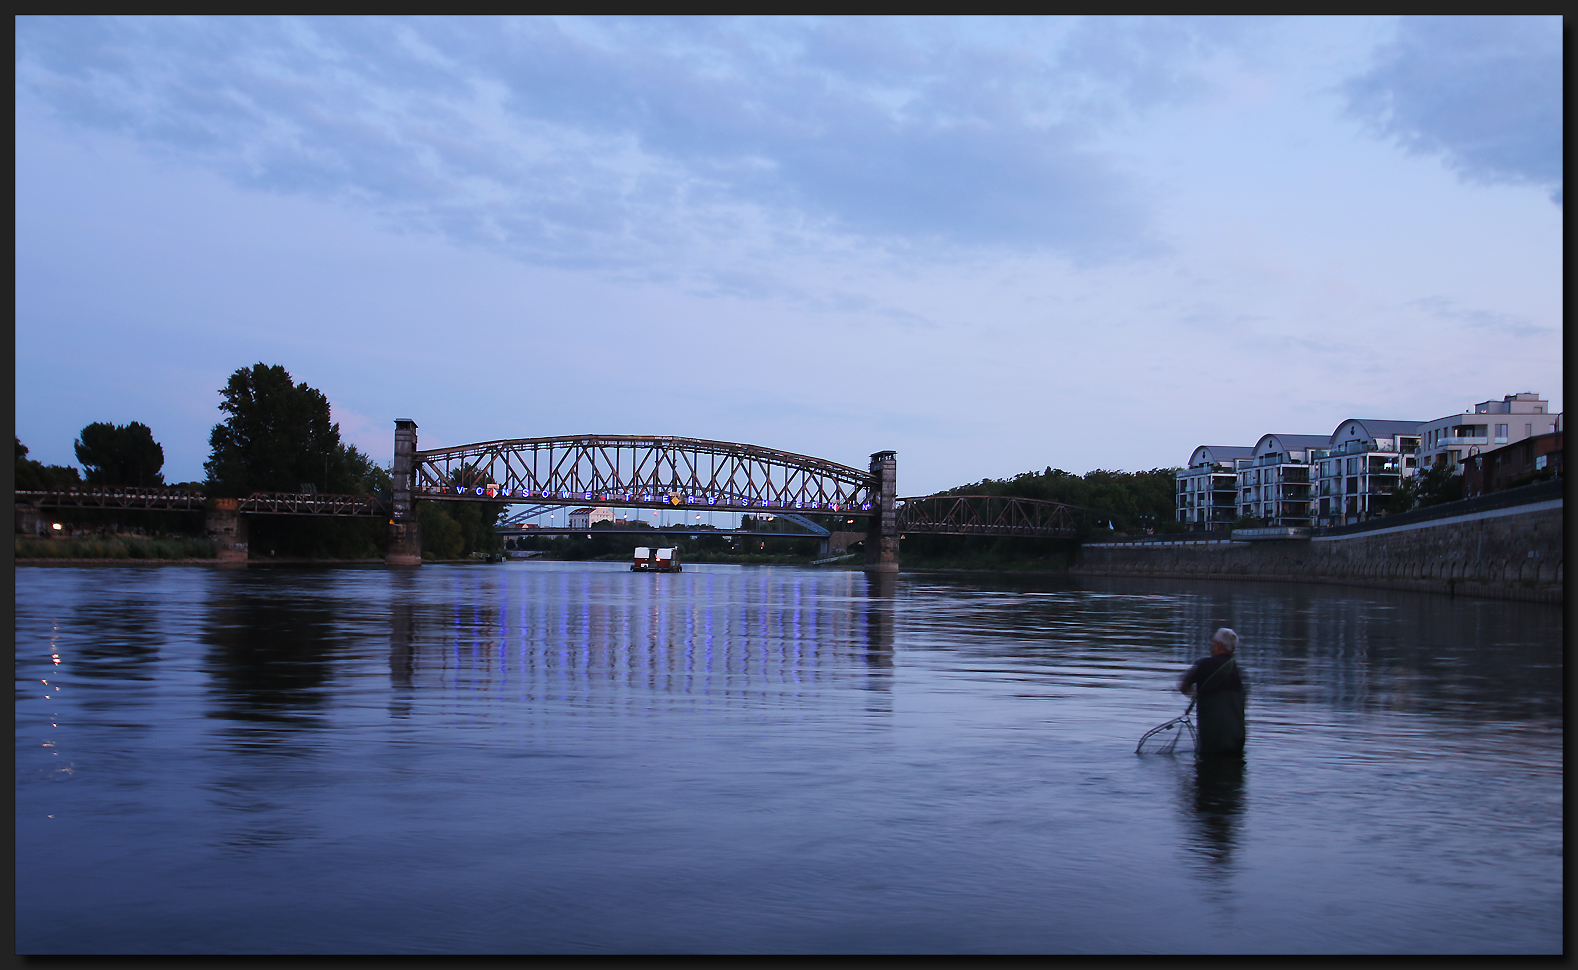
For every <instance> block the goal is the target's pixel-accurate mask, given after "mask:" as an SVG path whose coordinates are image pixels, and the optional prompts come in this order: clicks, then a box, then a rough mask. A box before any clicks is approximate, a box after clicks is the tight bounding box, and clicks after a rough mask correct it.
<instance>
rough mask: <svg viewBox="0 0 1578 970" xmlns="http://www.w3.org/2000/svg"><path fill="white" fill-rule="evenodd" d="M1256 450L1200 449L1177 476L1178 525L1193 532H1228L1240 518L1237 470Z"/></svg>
mask: <svg viewBox="0 0 1578 970" xmlns="http://www.w3.org/2000/svg"><path fill="white" fill-rule="evenodd" d="M1254 454H1255V449H1254V448H1250V447H1244V446H1239V445H1201V446H1200V447H1198V448H1196V449H1195V450H1194V453H1193V454H1192V455H1190V456H1189V466H1188V467H1187V468H1184V469H1182V470H1181V471H1179V472H1178V475H1177V478H1176V479H1175V481H1176V484H1177V491H1176V496H1175V497H1176V499H1177V509H1178V521H1179V522H1183V523H1186V524H1187V526H1188V528H1189V530H1190V531H1191V532H1207V531H1210V530H1213V529H1226V528H1228V527H1229V526H1230V525H1232V524H1233V520H1234V519H1236V518H1238V496H1239V485H1238V468H1239V465H1240V463H1246V462H1248V461H1250V460H1251V459H1253V458H1254Z"/></svg>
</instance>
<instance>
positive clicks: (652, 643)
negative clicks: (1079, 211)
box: [17, 563, 1562, 953]
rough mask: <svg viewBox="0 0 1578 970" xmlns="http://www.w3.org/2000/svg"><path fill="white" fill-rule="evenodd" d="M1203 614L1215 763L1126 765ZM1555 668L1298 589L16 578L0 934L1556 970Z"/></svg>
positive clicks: (1403, 609)
mask: <svg viewBox="0 0 1578 970" xmlns="http://www.w3.org/2000/svg"><path fill="white" fill-rule="evenodd" d="M1222 625H1228V626H1233V627H1234V628H1236V629H1237V630H1238V631H1239V633H1240V634H1241V636H1242V637H1243V638H1244V643H1245V646H1244V650H1243V652H1242V654H1241V658H1242V659H1241V663H1242V664H1243V666H1244V667H1245V669H1246V671H1247V673H1248V678H1249V680H1250V683H1251V704H1250V718H1251V728H1250V743H1249V747H1248V750H1247V752H1246V758H1245V760H1244V761H1243V762H1241V763H1239V762H1231V763H1221V762H1203V763H1199V764H1197V763H1196V762H1195V760H1194V759H1193V757H1192V755H1190V753H1189V752H1188V751H1187V750H1184V751H1181V752H1179V753H1177V754H1176V755H1174V756H1168V757H1136V756H1135V755H1134V753H1133V746H1134V743H1135V741H1136V740H1137V738H1138V736H1139V735H1140V734H1141V733H1143V732H1144V731H1145V730H1146V729H1147V728H1149V727H1151V726H1153V725H1155V724H1157V723H1160V722H1161V721H1164V720H1166V719H1168V718H1170V717H1172V716H1174V715H1175V714H1177V713H1179V712H1180V711H1181V710H1182V708H1183V706H1184V704H1185V703H1186V702H1185V701H1184V700H1183V699H1182V697H1181V695H1179V694H1177V693H1176V692H1173V690H1172V685H1173V683H1174V681H1175V680H1176V678H1177V675H1178V674H1179V672H1181V670H1182V669H1183V667H1184V666H1185V665H1187V664H1188V663H1189V662H1191V661H1192V660H1193V659H1195V658H1196V657H1197V656H1199V655H1200V654H1201V653H1203V646H1202V645H1203V641H1204V640H1205V639H1206V638H1207V637H1209V635H1210V632H1211V631H1212V630H1214V629H1215V628H1216V627H1217V626H1222ZM57 657H58V662H57V659H56V658H57ZM1560 675H1561V615H1560V611H1559V610H1556V609H1554V608H1551V607H1545V606H1538V605H1532V604H1520V603H1504V602H1495V601H1476V600H1449V599H1443V598H1440V597H1430V596H1423V595H1414V594H1400V593H1379V592H1377V593H1370V592H1365V591H1362V590H1353V589H1340V588H1336V587H1300V586H1288V585H1280V584H1275V585H1274V584H1264V585H1257V584H1243V585H1228V584H1213V583H1203V582H1201V583H1188V582H1145V581H1138V580H1108V581H1099V580H1098V581H1086V582H1085V583H1083V584H1072V583H1069V582H1066V581H1059V580H1050V579H1028V578H1012V577H1009V578H983V577H981V576H974V575H971V576H958V575H953V576H950V575H943V574H902V575H901V576H899V577H897V578H894V577H885V578H883V579H881V580H868V579H867V578H866V577H865V576H863V575H862V574H860V573H858V572H843V571H818V570H810V569H784V568H771V569H769V568H742V567H709V566H699V567H697V566H692V567H687V570H686V572H684V573H681V574H677V575H651V574H646V575H642V574H631V573H629V572H628V571H625V570H622V569H619V568H617V567H611V566H606V565H600V564H568V563H567V564H554V563H517V564H509V565H505V566H495V567H480V566H479V567H424V568H423V569H421V570H415V571H386V570H382V569H344V568H341V569H321V570H305V569H297V570H285V569H277V570H276V569H249V570H243V571H222V570H211V569H203V568H187V567H163V568H159V569H148V570H138V569H129V568H56V567H51V568H26V569H22V570H20V571H19V573H18V587H17V685H18V686H17V729H18V746H17V769H18V776H17V777H18V781H17V814H18V821H17V834H18V870H17V871H18V882H17V885H18V910H17V912H18V931H17V932H18V948H19V951H20V952H32V953H44V952H274V953H279V952H775V951H797V952H895V951H905V952H1057V953H1076V952H1124V953H1131V952H1165V953H1178V952H1427V951H1428V952H1557V951H1559V950H1560V948H1561V924H1560V911H1561V879H1560V870H1561V841H1562V840H1561V828H1560V818H1561V798H1560V795H1561V743H1560V735H1561V701H1562V694H1561V686H1560V684H1561V676H1560Z"/></svg>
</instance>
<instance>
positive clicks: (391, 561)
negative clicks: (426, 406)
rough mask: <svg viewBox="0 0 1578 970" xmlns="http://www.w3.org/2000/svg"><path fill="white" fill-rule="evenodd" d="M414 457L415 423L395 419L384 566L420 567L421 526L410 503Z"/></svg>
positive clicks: (414, 470) (404, 419) (406, 419)
mask: <svg viewBox="0 0 1578 970" xmlns="http://www.w3.org/2000/svg"><path fill="white" fill-rule="evenodd" d="M415 454H416V422H415V421H412V420H411V419H410V418H396V419H395V447H394V467H393V468H391V469H390V476H391V477H392V478H393V488H392V491H393V493H394V494H393V496H392V498H393V502H392V504H393V505H394V508H393V510H392V512H391V518H390V519H389V541H388V545H386V546H385V547H384V564H385V565H388V566H420V565H422V527H421V525H420V524H419V523H418V522H417V519H416V504H415V503H413V502H412V501H411V484H412V478H413V476H414V475H415V473H416V469H415V467H414V459H413V456H414V455H415Z"/></svg>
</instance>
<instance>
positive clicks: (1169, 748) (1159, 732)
mask: <svg viewBox="0 0 1578 970" xmlns="http://www.w3.org/2000/svg"><path fill="white" fill-rule="evenodd" d="M1193 710H1194V701H1193V700H1191V701H1190V702H1189V706H1188V707H1187V708H1185V709H1184V712H1183V713H1182V714H1180V715H1178V716H1177V717H1175V718H1173V719H1172V720H1171V721H1168V722H1167V723H1165V724H1158V725H1156V726H1155V727H1153V728H1151V729H1150V730H1149V731H1146V732H1145V736H1144V737H1142V738H1140V743H1139V744H1138V745H1136V746H1135V748H1134V753H1135V754H1147V753H1149V754H1172V753H1173V751H1175V750H1176V749H1177V747H1178V739H1179V738H1180V737H1182V736H1183V733H1184V732H1185V731H1188V732H1189V740H1190V742H1192V743H1193V742H1197V741H1198V739H1197V737H1196V736H1195V732H1194V722H1193V721H1191V720H1190V719H1189V713H1190V712H1191V711H1193ZM1147 745H1149V748H1147V747H1146V746H1147Z"/></svg>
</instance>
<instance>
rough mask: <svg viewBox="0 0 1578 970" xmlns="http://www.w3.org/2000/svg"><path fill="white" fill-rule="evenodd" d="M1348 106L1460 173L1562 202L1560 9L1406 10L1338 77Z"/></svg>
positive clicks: (1374, 126)
mask: <svg viewBox="0 0 1578 970" xmlns="http://www.w3.org/2000/svg"><path fill="white" fill-rule="evenodd" d="M1344 88H1345V93H1346V94H1347V97H1348V106H1349V111H1350V112H1351V113H1352V114H1353V115H1355V116H1357V117H1358V118H1360V119H1362V120H1363V121H1365V122H1366V124H1367V125H1368V126H1369V127H1370V128H1371V129H1372V130H1373V131H1375V132H1376V133H1378V134H1380V135H1382V136H1384V137H1387V138H1393V139H1396V140H1397V142H1398V143H1399V144H1401V145H1402V146H1403V147H1404V148H1405V149H1407V150H1408V151H1410V152H1415V153H1419V154H1427V155H1440V156H1441V157H1442V158H1443V159H1444V160H1445V162H1446V163H1447V165H1449V166H1450V167H1451V168H1452V169H1454V170H1455V171H1456V172H1457V173H1458V174H1459V175H1460V176H1461V177H1463V178H1464V179H1467V180H1469V181H1473V182H1479V183H1483V184H1498V183H1503V184H1530V185H1537V186H1540V187H1543V188H1547V189H1549V190H1550V193H1551V199H1552V201H1554V202H1555V203H1556V204H1557V205H1560V204H1561V201H1562V35H1561V18H1560V17H1455V16H1454V17H1409V18H1405V19H1404V20H1403V21H1402V22H1401V23H1400V25H1399V28H1398V34H1397V38H1396V40H1395V41H1393V42H1392V43H1390V44H1388V45H1387V46H1385V47H1383V48H1382V49H1381V51H1380V52H1379V56H1378V57H1377V62H1376V64H1375V65H1374V66H1373V67H1372V68H1371V69H1370V70H1369V71H1367V72H1365V73H1363V74H1361V75H1359V76H1357V77H1354V78H1351V79H1349V81H1348V82H1347V83H1346V85H1345V86H1344Z"/></svg>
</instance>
